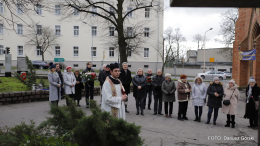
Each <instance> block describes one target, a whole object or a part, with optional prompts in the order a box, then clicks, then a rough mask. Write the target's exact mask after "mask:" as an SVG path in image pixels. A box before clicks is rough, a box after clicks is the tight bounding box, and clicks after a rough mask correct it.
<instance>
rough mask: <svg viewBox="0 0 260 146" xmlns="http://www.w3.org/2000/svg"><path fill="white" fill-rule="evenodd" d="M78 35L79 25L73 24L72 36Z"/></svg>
mask: <svg viewBox="0 0 260 146" xmlns="http://www.w3.org/2000/svg"><path fill="white" fill-rule="evenodd" d="M78 35H79V26H74V36H78Z"/></svg>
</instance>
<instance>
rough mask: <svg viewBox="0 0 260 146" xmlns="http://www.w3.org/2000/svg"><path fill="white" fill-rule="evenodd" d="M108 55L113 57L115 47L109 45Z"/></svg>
mask: <svg viewBox="0 0 260 146" xmlns="http://www.w3.org/2000/svg"><path fill="white" fill-rule="evenodd" d="M109 57H115V48H114V47H109Z"/></svg>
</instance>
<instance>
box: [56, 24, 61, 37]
mask: <svg viewBox="0 0 260 146" xmlns="http://www.w3.org/2000/svg"><path fill="white" fill-rule="evenodd" d="M57 27H59V34H57V30H58V29H57ZM55 35H57V36H60V35H61V25H55Z"/></svg>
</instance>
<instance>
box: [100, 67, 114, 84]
mask: <svg viewBox="0 0 260 146" xmlns="http://www.w3.org/2000/svg"><path fill="white" fill-rule="evenodd" d="M110 75H111V73H110V71H105V70H103V71H101V72H100V73H99V75H98V78H99V82H100V86H103V84H104V82H105V80H106V78H107V76H110Z"/></svg>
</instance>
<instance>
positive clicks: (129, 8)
mask: <svg viewBox="0 0 260 146" xmlns="http://www.w3.org/2000/svg"><path fill="white" fill-rule="evenodd" d="M132 10H133V8H132V7H127V13H129V12H130V11H132ZM127 17H128V18H133V12H131V13H129V14H128V15H127Z"/></svg>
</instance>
